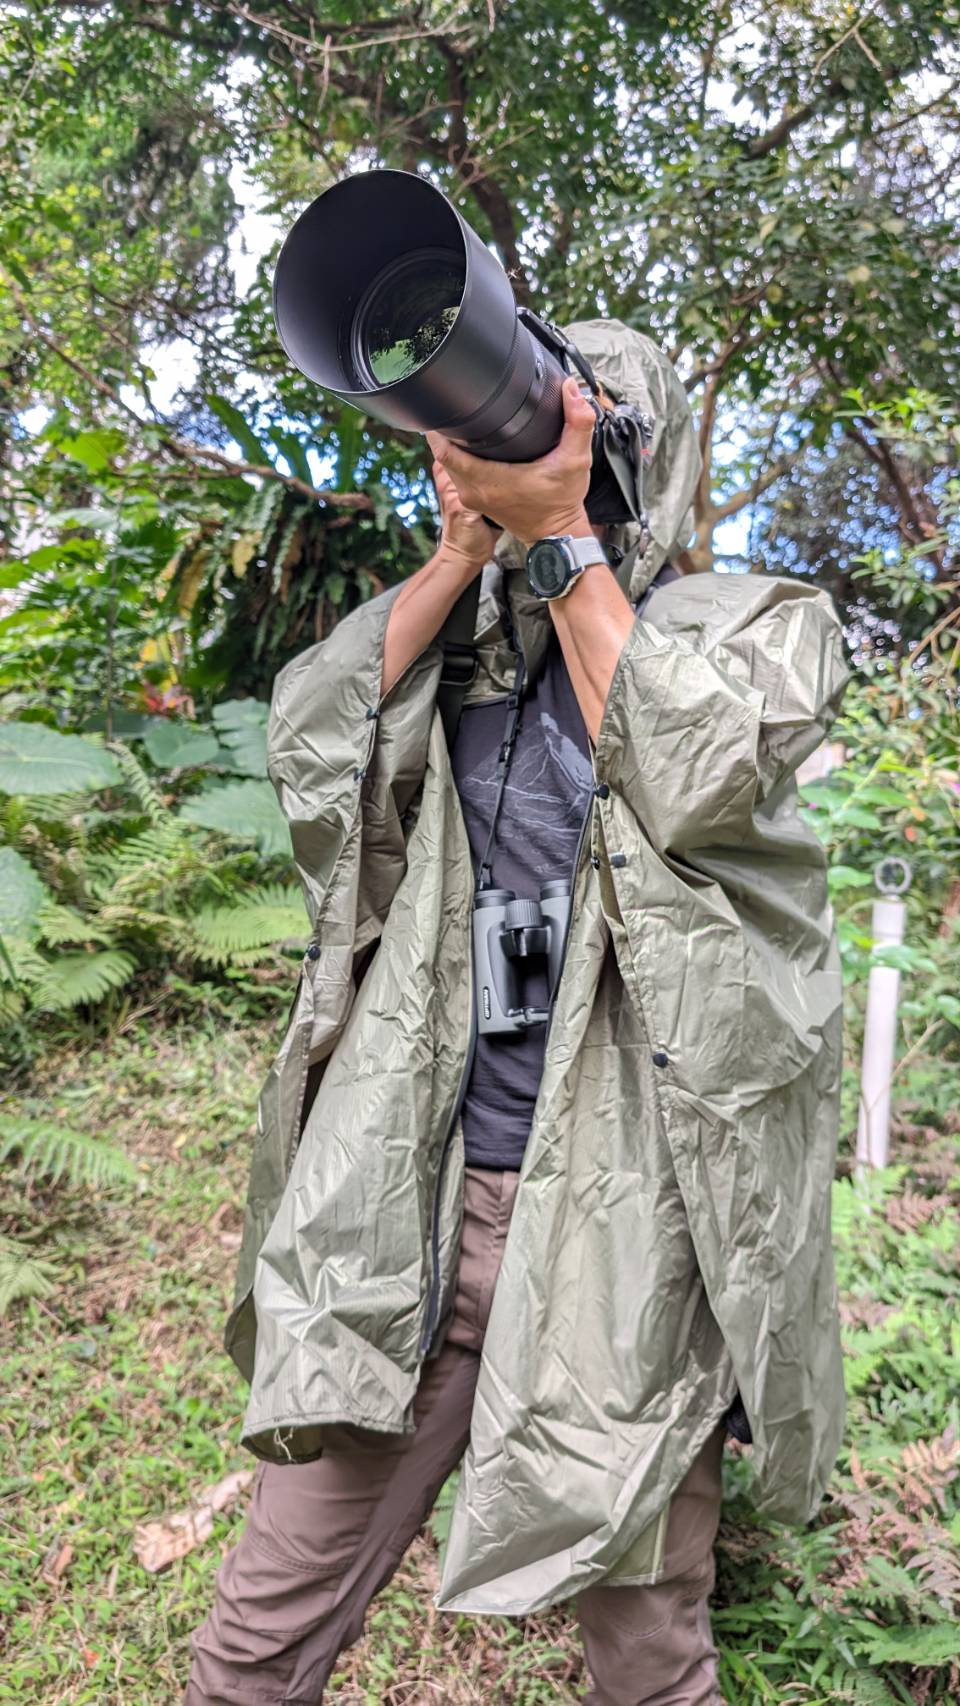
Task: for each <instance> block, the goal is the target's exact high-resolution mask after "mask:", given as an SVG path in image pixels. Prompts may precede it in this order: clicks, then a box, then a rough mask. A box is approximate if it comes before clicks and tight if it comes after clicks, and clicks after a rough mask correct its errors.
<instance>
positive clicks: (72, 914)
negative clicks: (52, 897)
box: [37, 901, 111, 948]
mask: <svg viewBox="0 0 960 1706" xmlns="http://www.w3.org/2000/svg"><path fill="white" fill-rule="evenodd" d="M37 925H38V928H39V933H40V939H41V941H43V942H46V943H47V944H48V945H49V946H50V947H51V948H56V947H59V946H60V944H61V943H62V942H72V943H78V942H100V943H101V944H104V945H109V943H110V940H111V937H110V934H109V932H108V931H106V930H104V929H103V926H102V925H101V924H98V923H97V921H96V920H95V919H93V918H85V917H84V915H83V913H82V912H78V911H77V909H76V907H73V906H60V905H59V904H58V903H57V902H56V901H49V902H48V903H47V905H46V906H44V907H42V908H41V911H40V915H39V917H38V919H37Z"/></svg>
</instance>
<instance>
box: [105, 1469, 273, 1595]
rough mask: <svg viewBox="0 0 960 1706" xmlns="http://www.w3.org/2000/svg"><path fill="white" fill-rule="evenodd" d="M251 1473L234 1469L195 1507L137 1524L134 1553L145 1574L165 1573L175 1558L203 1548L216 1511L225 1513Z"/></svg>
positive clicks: (247, 1483)
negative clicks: (154, 1520)
mask: <svg viewBox="0 0 960 1706" xmlns="http://www.w3.org/2000/svg"><path fill="white" fill-rule="evenodd" d="M253 1476H254V1471H253V1470H252V1469H235V1470H234V1472H233V1474H232V1475H225V1476H224V1478H223V1480H222V1481H218V1482H216V1484H215V1485H214V1486H212V1487H204V1489H203V1492H202V1493H201V1494H200V1497H199V1498H198V1500H197V1502H196V1504H195V1505H193V1506H192V1507H191V1509H190V1510H187V1511H176V1512H175V1513H174V1515H173V1516H166V1517H161V1518H160V1519H159V1520H158V1521H156V1522H138V1523H137V1526H136V1529H135V1530H134V1535H133V1549H134V1551H135V1553H136V1555H137V1558H138V1559H139V1561H140V1563H141V1564H142V1565H143V1568H144V1569H145V1570H149V1571H150V1572H151V1573H155V1572H156V1571H157V1570H165V1569H166V1568H167V1566H168V1565H169V1564H172V1563H173V1561H174V1559H175V1558H183V1557H185V1556H186V1554H187V1553H188V1552H192V1551H193V1549H194V1547H195V1546H202V1545H203V1543H204V1541H206V1540H209V1539H210V1536H211V1534H212V1533H213V1518H214V1512H215V1511H222V1510H226V1508H227V1506H228V1505H232V1504H234V1503H235V1501H236V1500H237V1499H238V1498H239V1497H240V1494H241V1493H242V1492H243V1491H244V1489H245V1488H246V1487H248V1486H249V1484H250V1482H251V1481H252V1480H253Z"/></svg>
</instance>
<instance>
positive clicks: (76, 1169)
mask: <svg viewBox="0 0 960 1706" xmlns="http://www.w3.org/2000/svg"><path fill="white" fill-rule="evenodd" d="M11 1157H15V1158H16V1160H17V1162H18V1164H19V1166H20V1168H21V1170H22V1171H23V1172H25V1173H30V1174H39V1175H41V1176H42V1177H43V1178H45V1179H49V1180H50V1181H51V1182H54V1183H56V1182H57V1181H58V1180H61V1179H65V1180H66V1181H67V1182H68V1183H69V1184H71V1185H73V1186H75V1187H81V1186H86V1187H88V1188H101V1187H103V1186H105V1185H130V1184H133V1183H134V1181H135V1180H136V1177H137V1170H136V1168H135V1167H134V1165H133V1162H132V1161H131V1160H130V1158H129V1156H128V1155H125V1154H124V1152H123V1150H122V1149H118V1148H117V1147H116V1145H115V1144H109V1143H104V1142H103V1141H102V1140H101V1139H100V1138H96V1137H91V1136H90V1134H89V1133H88V1132H84V1131H74V1130H73V1129H72V1127H70V1126H65V1125H63V1124H62V1123H61V1122H60V1121H59V1120H40V1119H32V1118H30V1117H29V1116H27V1115H22V1114H0V1162H2V1161H8V1160H10V1158H11Z"/></svg>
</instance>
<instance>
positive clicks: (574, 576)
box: [526, 533, 607, 598]
mask: <svg viewBox="0 0 960 1706" xmlns="http://www.w3.org/2000/svg"><path fill="white" fill-rule="evenodd" d="M606 561H607V558H606V554H605V552H604V549H603V546H602V545H601V544H600V541H599V539H596V538H594V536H593V534H592V533H591V535H590V537H589V539H588V538H575V537H574V535H573V534H572V533H557V534H550V535H548V536H547V538H545V539H536V540H535V541H534V543H533V544H532V545H531V547H530V549H529V551H528V552H527V561H526V568H527V585H528V587H529V588H530V591H531V592H532V593H533V595H534V597H535V598H564V597H565V596H566V594H567V593H568V592H569V591H570V588H571V587H572V586H575V585H576V583H577V581H578V580H579V579H580V576H581V575H582V574H583V571H584V569H588V568H589V567H590V564H591V563H605V562H606Z"/></svg>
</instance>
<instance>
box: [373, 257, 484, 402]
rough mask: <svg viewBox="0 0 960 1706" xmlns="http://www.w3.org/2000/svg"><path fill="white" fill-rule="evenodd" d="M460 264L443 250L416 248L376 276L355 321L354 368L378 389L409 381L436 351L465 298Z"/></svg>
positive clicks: (463, 278) (463, 274)
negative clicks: (401, 381) (403, 380)
mask: <svg viewBox="0 0 960 1706" xmlns="http://www.w3.org/2000/svg"><path fill="white" fill-rule="evenodd" d="M464 282H465V272H464V266H463V262H462V261H460V260H458V259H457V257H456V256H455V255H452V254H450V253H449V252H446V251H444V250H439V251H438V250H425V249H421V250H418V251H417V252H416V253H415V254H412V255H407V256H405V257H404V259H403V260H400V261H393V262H392V263H391V265H390V266H389V267H387V268H385V270H384V271H383V272H382V273H380V275H379V277H377V278H375V279H374V281H373V283H372V284H371V286H370V288H369V289H368V290H367V292H366V294H365V295H364V297H363V300H362V301H361V303H360V306H359V308H358V309H357V313H356V317H355V319H354V323H353V336H352V338H351V343H352V345H353V350H352V353H353V358H354V365H355V367H356V369H357V372H358V374H359V376H360V379H361V381H362V382H363V384H364V386H365V387H366V388H368V389H370V390H376V389H378V388H379V387H380V386H382V385H393V384H395V383H396V382H397V381H398V380H401V379H407V378H409V376H410V374H411V373H416V371H417V369H418V368H419V367H422V366H423V364H424V362H426V361H429V359H430V357H431V356H432V355H434V354H435V353H436V351H437V350H438V349H439V348H440V345H441V344H442V343H443V340H444V338H445V337H446V335H447V333H448V332H449V330H450V328H451V326H452V325H453V323H454V321H455V320H456V317H457V314H458V313H459V311H460V303H461V301H462V299H463V290H464Z"/></svg>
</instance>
